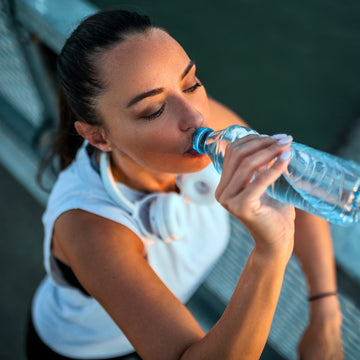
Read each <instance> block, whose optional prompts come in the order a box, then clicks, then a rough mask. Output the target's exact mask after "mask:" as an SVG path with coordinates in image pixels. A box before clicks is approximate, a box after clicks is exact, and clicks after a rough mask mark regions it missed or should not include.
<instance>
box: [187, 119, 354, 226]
mask: <svg viewBox="0 0 360 360" xmlns="http://www.w3.org/2000/svg"><path fill="white" fill-rule="evenodd" d="M250 134H258V133H257V132H256V131H254V130H252V129H250V128H247V127H243V126H240V125H233V126H230V127H228V128H226V129H224V130H221V131H213V130H212V129H210V128H200V129H198V130H197V131H196V132H195V134H194V137H193V148H194V150H196V151H197V152H199V153H200V154H207V155H208V156H209V157H210V159H211V160H212V162H213V163H214V166H215V169H216V170H217V172H218V173H221V171H222V166H223V159H224V154H225V150H226V146H227V144H228V143H229V142H232V141H234V140H236V139H239V138H242V137H244V136H246V135H250ZM266 192H267V194H268V195H269V196H271V197H272V198H274V199H276V200H279V201H281V202H283V203H287V204H290V205H293V206H295V207H297V208H299V209H301V210H305V211H307V212H310V213H312V214H315V215H318V216H321V217H323V218H324V219H326V220H327V221H329V222H332V223H336V224H339V225H351V224H354V223H356V222H358V221H359V220H360V164H357V163H355V162H353V161H350V160H344V159H341V158H338V157H336V156H334V155H331V154H327V153H324V152H322V151H319V150H316V149H313V148H311V147H308V146H305V145H302V144H298V143H296V142H293V143H292V144H291V159H290V162H289V165H288V171H287V173H284V174H282V175H281V176H280V178H279V179H278V180H277V181H275V183H274V184H273V185H272V186H270V187H269V188H268V189H267V191H266Z"/></svg>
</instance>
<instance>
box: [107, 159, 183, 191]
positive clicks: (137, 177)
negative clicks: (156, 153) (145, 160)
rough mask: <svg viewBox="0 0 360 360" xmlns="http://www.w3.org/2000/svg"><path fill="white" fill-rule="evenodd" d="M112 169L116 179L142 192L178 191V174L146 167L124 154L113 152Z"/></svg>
mask: <svg viewBox="0 0 360 360" xmlns="http://www.w3.org/2000/svg"><path fill="white" fill-rule="evenodd" d="M110 158H111V170H112V173H113V176H114V178H115V180H116V181H118V182H121V183H122V184H125V185H127V186H129V187H130V188H131V189H133V190H138V191H142V192H147V193H148V192H169V191H178V188H177V186H176V174H168V173H161V172H157V171H152V170H149V169H146V168H144V167H142V166H140V165H139V164H137V163H135V162H134V161H133V160H132V159H131V158H129V157H128V156H126V155H124V154H120V155H118V154H116V155H115V154H114V153H111V155H110Z"/></svg>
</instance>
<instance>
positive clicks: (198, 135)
mask: <svg viewBox="0 0 360 360" xmlns="http://www.w3.org/2000/svg"><path fill="white" fill-rule="evenodd" d="M212 132H214V130H213V129H211V128H208V127H202V128H199V129H197V130H196V131H195V133H194V135H193V143H192V146H193V149H194V150H195V151H197V152H198V153H199V154H205V149H204V144H205V141H206V139H207V138H208V136H209V135H210V134H211V133H212Z"/></svg>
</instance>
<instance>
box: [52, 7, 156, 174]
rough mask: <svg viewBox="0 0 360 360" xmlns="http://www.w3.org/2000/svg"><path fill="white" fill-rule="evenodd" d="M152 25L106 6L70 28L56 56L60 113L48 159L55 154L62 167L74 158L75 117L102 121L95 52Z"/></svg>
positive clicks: (93, 122) (101, 87)
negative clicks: (72, 29) (97, 101)
mask: <svg viewBox="0 0 360 360" xmlns="http://www.w3.org/2000/svg"><path fill="white" fill-rule="evenodd" d="M151 27H153V25H152V24H151V21H150V18H149V17H148V16H144V15H139V14H138V13H136V12H129V11H125V10H107V11H100V12H98V13H96V14H94V15H92V16H90V17H88V18H86V19H85V20H83V21H82V22H81V23H80V24H79V26H78V27H77V28H76V29H75V30H74V31H73V32H72V34H71V36H70V37H69V38H68V39H67V41H66V42H65V45H64V47H63V48H62V50H61V52H60V54H59V56H58V59H57V74H58V80H59V83H60V93H59V112H60V114H59V124H58V131H57V135H56V139H55V142H54V145H53V151H52V155H51V159H50V161H48V163H49V162H51V161H52V160H53V158H54V156H56V155H58V156H59V165H60V169H61V170H62V169H65V168H66V167H67V166H68V165H70V164H71V162H72V161H73V159H74V158H75V155H76V152H77V150H78V149H79V147H80V146H81V144H82V142H83V138H82V137H81V136H80V135H78V134H77V132H76V130H75V128H74V123H75V121H77V120H80V121H83V122H86V123H88V124H91V125H100V124H101V118H100V115H99V113H98V112H97V110H96V107H95V104H96V98H97V97H98V96H99V95H100V94H101V92H102V91H103V90H104V87H105V84H103V83H102V81H101V79H100V78H99V71H98V69H97V66H96V56H97V55H98V54H101V53H103V52H104V51H105V50H108V49H111V48H112V47H114V46H115V45H117V44H119V43H120V42H122V41H124V40H125V39H126V37H127V36H128V35H131V34H136V33H144V32H146V31H147V30H148V29H149V28H151Z"/></svg>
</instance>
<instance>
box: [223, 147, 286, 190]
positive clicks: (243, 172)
mask: <svg viewBox="0 0 360 360" xmlns="http://www.w3.org/2000/svg"><path fill="white" fill-rule="evenodd" d="M257 145H259V144H257ZM253 146H254V147H253V149H256V150H257V151H256V152H255V153H253V154H252V155H249V156H247V157H245V158H241V159H240V160H238V161H236V160H235V161H234V162H232V163H231V161H230V163H229V165H228V166H227V167H226V166H224V168H223V169H224V170H223V174H224V178H222V179H221V180H222V181H220V184H219V187H218V194H220V193H221V192H222V191H225V189H227V196H229V197H231V196H236V195H237V193H239V192H240V191H242V190H243V189H244V188H245V187H246V186H247V185H248V184H249V183H250V181H251V179H252V178H253V177H254V175H255V174H256V173H259V170H260V169H261V168H263V167H264V166H265V165H268V164H270V163H271V162H273V161H274V159H275V158H276V157H278V156H280V155H281V153H282V152H284V151H285V150H286V149H287V148H288V147H289V146H290V143H287V144H286V143H285V144H282V143H279V142H275V143H269V142H265V143H263V144H262V148H261V150H258V149H259V146H255V144H253ZM230 155H233V154H230ZM235 155H236V154H235ZM235 155H233V156H235ZM234 165H236V167H234Z"/></svg>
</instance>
